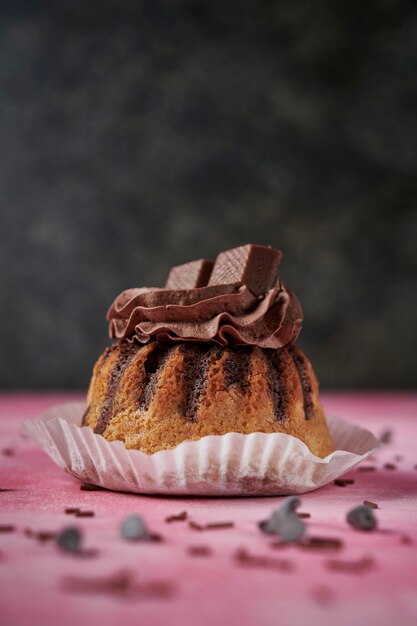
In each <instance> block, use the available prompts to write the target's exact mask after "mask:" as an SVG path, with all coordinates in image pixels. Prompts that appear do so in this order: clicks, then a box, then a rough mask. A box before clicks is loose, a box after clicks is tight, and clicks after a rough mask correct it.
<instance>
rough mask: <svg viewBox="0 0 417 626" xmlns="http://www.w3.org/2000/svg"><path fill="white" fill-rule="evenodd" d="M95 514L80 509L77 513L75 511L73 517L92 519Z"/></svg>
mask: <svg viewBox="0 0 417 626" xmlns="http://www.w3.org/2000/svg"><path fill="white" fill-rule="evenodd" d="M94 516H95V513H94V511H81V510H80V509H78V511H75V517H94Z"/></svg>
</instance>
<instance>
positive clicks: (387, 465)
mask: <svg viewBox="0 0 417 626" xmlns="http://www.w3.org/2000/svg"><path fill="white" fill-rule="evenodd" d="M384 469H387V470H396V469H397V466H396V465H394V463H385V464H384Z"/></svg>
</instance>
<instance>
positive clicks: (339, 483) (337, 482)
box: [333, 478, 355, 487]
mask: <svg viewBox="0 0 417 626" xmlns="http://www.w3.org/2000/svg"><path fill="white" fill-rule="evenodd" d="M333 482H334V484H335V485H337V486H338V487H346V485H353V483H354V482H355V481H354V480H353V478H337V479H336V480H335V481H333Z"/></svg>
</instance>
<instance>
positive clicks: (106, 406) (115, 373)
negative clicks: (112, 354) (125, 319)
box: [94, 343, 138, 435]
mask: <svg viewBox="0 0 417 626" xmlns="http://www.w3.org/2000/svg"><path fill="white" fill-rule="evenodd" d="M119 347H120V353H119V358H118V359H117V361H116V363H115V364H114V366H113V369H112V370H111V372H110V376H109V382H108V386H107V393H106V397H105V399H104V402H103V405H102V407H101V411H100V415H99V417H98V420H97V424H96V427H95V429H94V432H95V433H97V434H99V435H102V434H103V433H104V431H105V430H106V428H107V426H108V424H109V422H110V420H111V417H112V413H113V402H114V398H115V395H116V392H117V387H118V385H119V381H120V379H121V377H122V375H123V372H124V371H125V369H126V368H127V366H128V365H129V363H130V362H131V360H132V359H133V357H134V356H135V354H137V351H138V346H137V344H134V343H121V344H119Z"/></svg>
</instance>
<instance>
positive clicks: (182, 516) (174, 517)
mask: <svg viewBox="0 0 417 626" xmlns="http://www.w3.org/2000/svg"><path fill="white" fill-rule="evenodd" d="M187 517H188V514H187V511H182V513H178V515H169V516H168V517H166V518H165V521H166V522H167V524H170V523H171V522H183V521H185V520H186V519H187Z"/></svg>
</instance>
